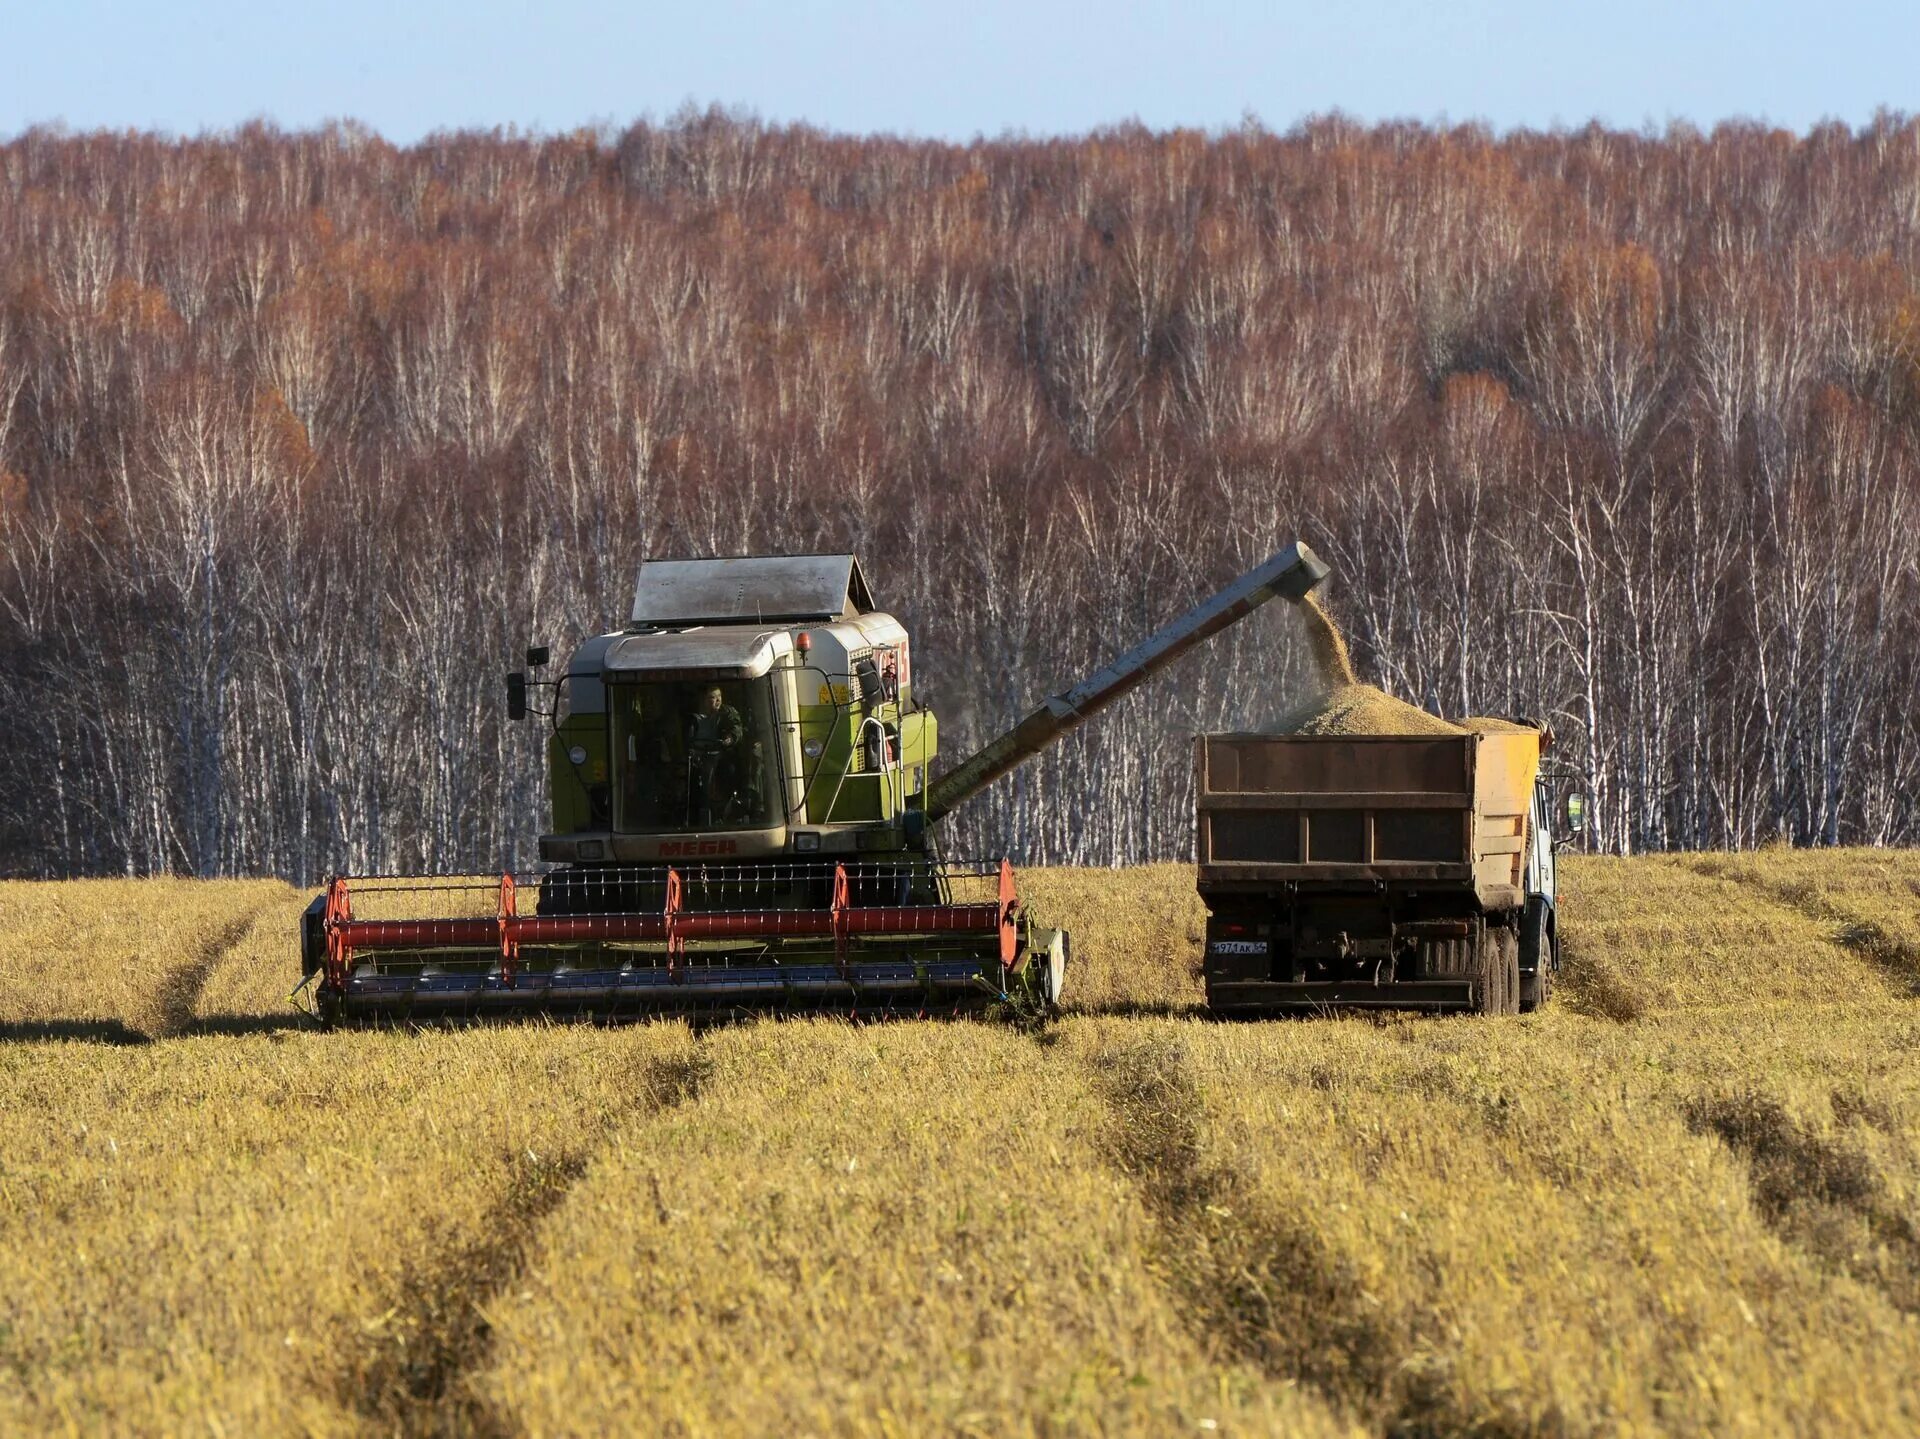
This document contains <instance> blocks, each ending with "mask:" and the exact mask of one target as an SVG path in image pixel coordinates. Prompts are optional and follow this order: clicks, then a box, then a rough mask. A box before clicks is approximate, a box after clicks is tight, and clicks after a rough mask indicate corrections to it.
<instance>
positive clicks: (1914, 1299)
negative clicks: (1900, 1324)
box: [1682, 1090, 1920, 1314]
mask: <svg viewBox="0 0 1920 1439" xmlns="http://www.w3.org/2000/svg"><path fill="white" fill-rule="evenodd" d="M1682 1114H1683V1115H1684V1117H1685V1119H1686V1122H1687V1126H1688V1128H1690V1129H1692V1130H1693V1132H1694V1133H1696V1134H1703V1135H1712V1136H1714V1137H1715V1138H1717V1139H1719V1140H1720V1142H1721V1143H1722V1144H1724V1145H1725V1146H1726V1147H1727V1148H1728V1149H1729V1150H1730V1151H1731V1152H1732V1153H1733V1154H1734V1155H1736V1156H1737V1157H1738V1158H1740V1159H1741V1160H1742V1161H1743V1162H1744V1163H1745V1165H1746V1168H1747V1177H1748V1183H1749V1188H1750V1192H1751V1196H1752V1201H1753V1207H1754V1210H1755V1212H1756V1213H1757V1214H1758V1215H1759V1216H1760V1218H1761V1220H1762V1221H1763V1222H1764V1223H1765V1224H1766V1225H1767V1227H1768V1228H1770V1229H1772V1230H1773V1231H1774V1233H1776V1234H1778V1235H1779V1236H1780V1237H1781V1238H1782V1239H1783V1240H1785V1241H1786V1242H1787V1243H1788V1244H1789V1245H1791V1246H1793V1247H1794V1248H1796V1249H1798V1250H1800V1251H1802V1252H1803V1253H1805V1254H1807V1255H1808V1256H1809V1257H1811V1258H1812V1259H1813V1260H1814V1262H1815V1263H1816V1264H1817V1265H1818V1266H1819V1267H1820V1268H1822V1269H1824V1270H1826V1271H1828V1272H1830V1273H1839V1274H1845V1275H1847V1276H1848V1277H1849V1278H1852V1279H1856V1280H1859V1281H1860V1282H1862V1283H1864V1284H1869V1285H1871V1286H1873V1287H1874V1288H1876V1289H1878V1290H1879V1291H1880V1292H1881V1293H1882V1294H1883V1295H1885V1296H1886V1299H1887V1302H1888V1303H1890V1304H1892V1305H1893V1306H1894V1308H1896V1309H1898V1310H1900V1311H1902V1312H1903V1313H1906V1314H1920V1225H1916V1223H1915V1220H1914V1218H1913V1216H1912V1215H1910V1214H1908V1213H1906V1212H1905V1211H1904V1210H1902V1209H1900V1208H1899V1207H1897V1206H1896V1205H1895V1204H1894V1203H1893V1202H1891V1201H1890V1200H1889V1199H1888V1197H1887V1193H1886V1185H1885V1182H1884V1180H1883V1179H1882V1178H1881V1176H1880V1174H1879V1172H1878V1171H1877V1170H1876V1169H1875V1168H1874V1165H1873V1161H1872V1159H1871V1158H1870V1157H1869V1156H1868V1155H1866V1154H1865V1153H1863V1152H1861V1151H1860V1150H1857V1149H1854V1148H1851V1147H1850V1146H1848V1145H1846V1144H1844V1143H1842V1142H1841V1141H1839V1140H1837V1139H1831V1138H1828V1137H1826V1136H1824V1135H1821V1134H1818V1133H1816V1132H1814V1131H1813V1130H1812V1129H1810V1128H1808V1127H1807V1126H1806V1125H1805V1124H1803V1123H1801V1122H1800V1121H1798V1120H1796V1119H1795V1118H1794V1117H1793V1116H1792V1115H1791V1114H1789V1113H1788V1112H1787V1111H1786V1109H1785V1107H1784V1106H1783V1105H1781V1103H1780V1102H1779V1101H1778V1100H1777V1099H1774V1098H1773V1097H1772V1096H1770V1095H1767V1094H1764V1093H1760V1092H1758V1091H1753V1090H1748V1091H1743V1092H1740V1093H1736V1094H1723V1095H1709V1096H1702V1097H1698V1098H1695V1099H1693V1100H1690V1101H1689V1102H1688V1103H1686V1104H1685V1105H1684V1106H1683V1107H1682Z"/></svg>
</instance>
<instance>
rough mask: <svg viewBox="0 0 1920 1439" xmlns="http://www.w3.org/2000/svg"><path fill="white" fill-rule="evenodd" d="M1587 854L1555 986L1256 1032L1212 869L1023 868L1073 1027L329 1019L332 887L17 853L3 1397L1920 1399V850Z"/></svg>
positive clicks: (666, 1403) (617, 1402)
mask: <svg viewBox="0 0 1920 1439" xmlns="http://www.w3.org/2000/svg"><path fill="white" fill-rule="evenodd" d="M1563 873H1564V875H1565V889H1566V894H1565V906H1566V908H1565V915H1566V935H1565V937H1566V941H1567V946H1568V961H1569V963H1568V973H1567V976H1566V983H1565V985H1564V986H1563V988H1562V991H1561V995H1562V998H1561V999H1559V1000H1556V1002H1555V1004H1554V1005H1553V1006H1552V1007H1550V1008H1549V1009H1548V1010H1547V1011H1545V1012H1544V1013H1542V1014H1538V1015H1533V1016H1528V1017H1525V1018H1515V1019H1501V1020H1469V1019H1461V1020H1420V1019H1390V1020H1376V1021H1362V1020H1322V1021H1304V1022H1285V1023H1267V1024H1235V1025H1219V1024H1213V1023H1210V1022H1208V1021H1206V1020H1205V1019H1204V1018H1201V1017H1199V1016H1197V1015H1195V1014H1194V1013H1193V1012H1192V1008H1193V1006H1194V1005H1195V1004H1196V1003H1197V1001H1198V998H1199V987H1198V983H1197V980H1196V978H1195V967H1196V961H1197V957H1198V940H1199V933H1200V919H1201V911H1200V909H1199V906H1198V904H1197V901H1195V900H1194V898H1193V896H1192V890H1191V882H1190V875H1189V873H1188V872H1187V871H1186V870H1184V869H1183V868H1181V867H1177V866H1163V867H1154V868H1150V869H1145V870H1139V871H1128V872H1106V871H1053V872H1040V873H1034V874H1030V875H1027V876H1024V877H1023V888H1024V891H1025V893H1026V894H1027V895H1028V897H1029V899H1030V901H1031V902H1032V903H1033V905H1034V907H1035V910H1036V912H1038V913H1041V914H1043V915H1044V916H1046V917H1048V918H1055V917H1057V918H1058V919H1060V920H1062V921H1064V922H1066V923H1068V924H1069V925H1071V927H1072V928H1073V930H1074V932H1075V968H1074V971H1073V972H1072V973H1071V974H1070V976H1069V983H1070V986H1071V988H1070V996H1071V998H1072V1001H1073V1003H1072V1007H1071V1009H1070V1012H1069V1013H1068V1014H1067V1015H1066V1016H1064V1017H1063V1018H1062V1019H1061V1020H1059V1021H1057V1022H1056V1023H1054V1024H1053V1025H1051V1026H1049V1027H1047V1028H1046V1029H1044V1030H1042V1031H1040V1032H1037V1033H1034V1032H1027V1031H1023V1030H1020V1029H1015V1028H1011V1027H1002V1026H995V1025H983V1024H964V1025H934V1024H925V1025H923V1024H895V1025H887V1026H878V1027H871V1028H861V1029H855V1028H850V1027H847V1026H845V1025H841V1024H836V1023H830V1022H804V1023H802V1022H793V1023H778V1024H760V1025H749V1026H740V1027H734V1028H728V1029H721V1030H715V1031H709V1032H707V1033H705V1034H704V1035H700V1036H695V1035H691V1034H689V1033H688V1032H687V1031H686V1030H684V1029H683V1028H681V1027H679V1026H652V1027H644V1028H639V1029H629V1030H617V1031H596V1030H592V1029H582V1028H550V1027H538V1026H529V1027H522V1028H504V1029H492V1030H468V1031H451V1032H445V1031H441V1032H432V1033H426V1034H417V1035H410V1034H394V1033H353V1034H340V1035H321V1034H316V1033H313V1032H311V1031H308V1030H306V1029H304V1028H298V1027H286V1026H287V1023H288V1022H287V1021H286V1020H285V1019H284V1018H283V1016H285V1015H286V1013H287V1011H286V1009H285V1003H284V995H285V991H286V989H287V988H288V986H289V985H290V984H291V982H292V980H293V978H294V976H295V973H296V970H297V963H296V960H295V957H294V956H295V945H294V937H293V920H294V916H296V915H297V913H298V910H299V907H300V896H298V895H296V894H294V893H293V892H292V891H290V890H286V889H284V888H283V887H275V886H219V885H206V886H191V885H181V886H176V887H167V886H165V885H161V886H136V885H127V886H119V887H116V886H112V885H103V886H99V887H87V888H86V889H85V890H84V892H83V891H82V889H81V888H80V887H67V888H66V889H65V890H64V891H63V888H62V887H54V886H20V885H13V886H0V1003H4V1005H5V1006H6V1007H5V1009H4V1010H0V1020H4V1021H5V1022H6V1024H7V1026H8V1027H7V1028H6V1030H5V1031H4V1032H5V1033H6V1034H8V1035H9V1037H10V1038H11V1040H12V1042H10V1043H7V1044H4V1045H0V1084H5V1085H6V1093H7V1094H8V1095H9V1103H8V1105H7V1107H6V1109H5V1111H4V1114H0V1295H4V1296H5V1297H4V1298H3V1299H0V1430H8V1431H37V1430H45V1429H50V1428H51V1429H58V1428H62V1427H71V1428H76V1429H120V1430H124V1431H129V1432H208V1431H214V1432H227V1433H234V1432H276V1431H277V1432H381V1433H389V1432H421V1431H423V1430H427V1429H432V1428H436V1427H439V1428H444V1429H451V1430H459V1431H463V1432H472V1431H479V1432H513V1431H516V1430H525V1431H527V1432H534V1433H548V1432H573V1433H588V1432H606V1431H608V1430H614V1429H636V1428H637V1429H643V1430H648V1431H651V1432H669V1433H671V1432H679V1433H689V1434H699V1433H711V1432H730V1431H736V1430H746V1431H751V1432H781V1433H821V1434H824V1433H829V1432H831V1433H836V1434H837V1433H841V1432H848V1433H871V1434H895V1433H909V1432H929V1431H931V1432H959V1433H972V1432H979V1433H996V1434H998V1433H1014V1434H1019V1433H1064V1432H1086V1431H1103V1432H1154V1433H1163V1432H1207V1431H1205V1430H1203V1429H1202V1427H1201V1426H1202V1425H1203V1422H1205V1423H1211V1424H1212V1425H1215V1426H1218V1428H1219V1429H1221V1430H1224V1431H1228V1432H1243V1433H1266V1432H1274V1431H1276V1430H1279V1431H1285V1432H1301V1433H1317V1432H1341V1431H1343V1430H1348V1429H1351V1430H1356V1431H1361V1432H1367V1431H1371V1432H1383V1431H1395V1432H1458V1431H1466V1430H1473V1431H1479V1432H1489V1433H1523V1432H1524V1433H1568V1434H1582V1433H1622V1432H1626V1433H1633V1432H1691V1433H1751V1434H1772V1433H1783V1432H1810V1431H1824V1432H1836V1433H1837V1432H1847V1433H1855V1432H1860V1433H1885V1434H1903V1433H1909V1432H1913V1431H1914V1430H1915V1429H1916V1427H1920V1399H1916V1390H1915V1386H1914V1385H1913V1384H1912V1383H1911V1376H1912V1375H1913V1374H1915V1373H1920V1230H1916V1221H1915V1219H1914V1216H1915V1215H1916V1214H1920V1062H1917V1061H1920V1001H1916V999H1915V998H1914V996H1913V992H1912V987H1911V985H1910V983H1909V982H1908V979H1907V973H1908V971H1907V970H1906V969H1905V968H1903V965H1904V964H1905V963H1906V961H1905V960H1904V959H1903V958H1902V955H1903V954H1905V953H1908V951H1903V950H1901V949H1900V946H1901V945H1910V944H1911V943H1913V941H1914V939H1915V938H1916V937H1920V889H1917V888H1916V885H1920V856H1915V855H1884V854H1868V853H1850V854H1846V853H1843V854H1840V855H1833V856H1822V855H1793V854H1784V853H1774V852H1768V853H1765V854H1762V855H1758V856H1742V857H1731V858H1729V857H1703V856H1696V857H1685V858H1679V859H1659V860H1637V861H1630V862H1619V861H1598V860H1585V861H1570V862H1568V863H1567V864H1566V866H1565V868H1564V871H1563ZM66 894H71V895H72V899H71V902H69V901H68V900H67V899H66V898H65V895H66ZM155 895H162V896H164V897H165V898H166V899H167V900H168V901H169V910H168V913H169V914H171V915H172V918H171V919H169V920H168V921H167V923H166V924H165V926H164V927H159V926H153V925H150V924H147V923H146V915H147V913H148V906H149V901H150V900H151V898H152V897H153V896H155ZM68 922H71V923H74V924H75V925H77V926H79V927H80V928H78V929H77V930H76V931H75V932H74V933H73V934H65V933H63V931H62V925H63V924H64V923H68ZM1867 926H1871V929H1870V930H1869V929H1867V928H1866V927H1867ZM94 953H98V954H100V955H105V956H107V957H108V961H107V962H106V963H102V964H90V962H89V961H90V956H91V955H92V954H94ZM88 973H93V974H95V975H97V977H98V978H99V980H100V984H99V987H98V988H97V989H90V988H89V987H88V985H87V984H86V983H83V982H81V981H80V979H79V978H77V977H76V976H81V975H85V974H88ZM182 974H187V975H189V976H191V983H190V984H188V985H185V986H182V985H181V984H180V983H179V977H180V976H181V975H182ZM207 1031H213V1032H207ZM221 1031H226V1032H221ZM248 1031H260V1032H248ZM57 1034H71V1035H73V1036H75V1037H74V1038H69V1039H64V1040H57V1039H48V1038H42V1037H40V1036H48V1035H57ZM148 1035H153V1036H159V1037H158V1038H157V1039H156V1040H155V1041H154V1042H151V1043H139V1042H135V1043H123V1044H116V1043H110V1042H100V1041H103V1040H113V1039H123V1040H124V1039H131V1040H134V1041H138V1040H140V1039H142V1038H143V1037H144V1036H148Z"/></svg>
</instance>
